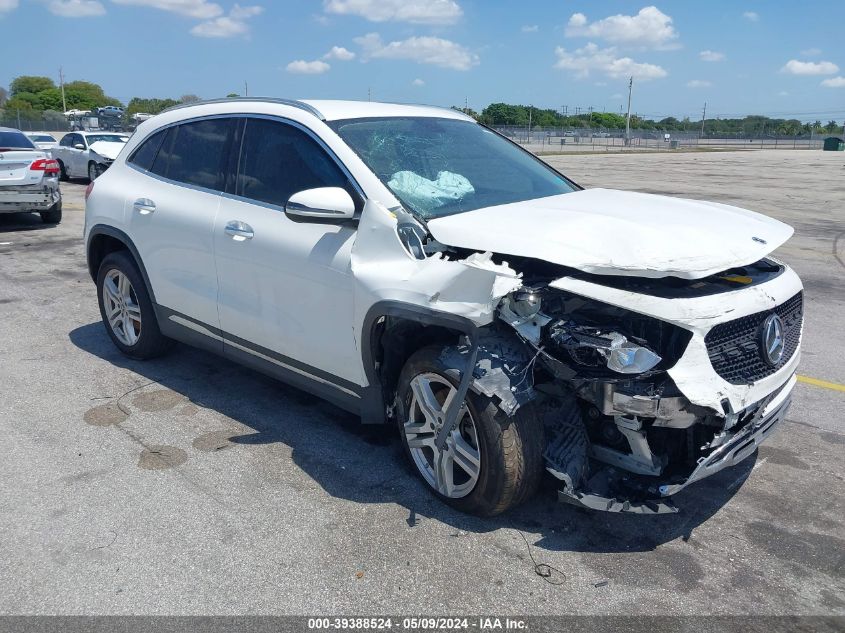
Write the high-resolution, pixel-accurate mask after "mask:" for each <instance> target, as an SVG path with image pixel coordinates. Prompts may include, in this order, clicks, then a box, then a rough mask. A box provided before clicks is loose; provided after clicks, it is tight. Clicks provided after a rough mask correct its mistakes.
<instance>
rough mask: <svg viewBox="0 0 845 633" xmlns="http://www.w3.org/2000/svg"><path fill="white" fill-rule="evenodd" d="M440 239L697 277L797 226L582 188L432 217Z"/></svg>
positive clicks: (735, 262)
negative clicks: (580, 189)
mask: <svg viewBox="0 0 845 633" xmlns="http://www.w3.org/2000/svg"><path fill="white" fill-rule="evenodd" d="M428 228H429V231H431V234H432V235H433V236H434V238H435V239H436V240H437V241H438V242H441V243H443V244H446V245H449V246H455V247H458V248H468V249H473V250H478V251H492V252H494V253H500V254H502V255H514V256H518V257H533V258H536V259H542V260H545V261H548V262H551V263H554V264H560V265H563V266H569V267H571V268H577V269H579V270H582V271H584V272H587V273H594V274H600V275H629V276H638V277H669V276H674V277H681V278H684V279H700V278H702V277H707V276H708V275H712V274H714V273H717V272H721V271H723V270H727V269H728V268H733V267H734V266H742V265H744V264H750V263H753V262H755V261H757V260H758V259H761V258H762V257H764V256H765V255H767V254H769V253H770V252H772V251H773V250H775V249H776V248H777V247H778V246H780V245H781V244H783V243H784V242H786V240H788V239H789V237H790V236H791V235H792V233H793V229H792V227H791V226H789V225H787V224H784V223H783V222H779V221H778V220H773V219H772V218H769V217H766V216H764V215H760V214H759V213H754V212H753V211H747V210H745V209H740V208H737V207H731V206H728V205H725V204H719V203H715V202H703V201H699V200H686V199H682V198H671V197H668V196H656V195H651V194H644V193H633V192H628V191H616V190H612V189H585V190H583V191H576V192H573V193H567V194H563V195H559V196H551V197H548V198H539V199H537V200H529V201H527V202H518V203H513V204H505V205H500V206H496V207H487V208H484V209H477V210H475V211H468V212H466V213H459V214H456V215H452V216H449V217H444V218H438V219H435V220H430V221H429V222H428Z"/></svg>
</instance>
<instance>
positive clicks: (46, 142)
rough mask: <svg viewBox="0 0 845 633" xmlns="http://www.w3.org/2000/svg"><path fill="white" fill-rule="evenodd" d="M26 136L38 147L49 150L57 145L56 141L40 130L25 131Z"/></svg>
mask: <svg viewBox="0 0 845 633" xmlns="http://www.w3.org/2000/svg"><path fill="white" fill-rule="evenodd" d="M26 138H28V139H29V140H30V141H32V144H33V145H35V147H36V148H38V149H43V150H51V149H53V148H54V147H58V145H59V143H58V141H56V139H54V138H53V137H52V136H50V135H49V134H44V133H40V132H26Z"/></svg>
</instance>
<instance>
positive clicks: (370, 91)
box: [367, 87, 373, 101]
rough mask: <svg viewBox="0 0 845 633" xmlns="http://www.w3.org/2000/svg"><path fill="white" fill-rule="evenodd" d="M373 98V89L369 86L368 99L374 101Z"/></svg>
mask: <svg viewBox="0 0 845 633" xmlns="http://www.w3.org/2000/svg"><path fill="white" fill-rule="evenodd" d="M372 100H373V89H372V88H369V87H368V88H367V101H372Z"/></svg>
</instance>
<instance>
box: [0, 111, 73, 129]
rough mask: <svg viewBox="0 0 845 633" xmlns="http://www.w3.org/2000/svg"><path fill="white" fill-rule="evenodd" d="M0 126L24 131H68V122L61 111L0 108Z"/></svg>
mask: <svg viewBox="0 0 845 633" xmlns="http://www.w3.org/2000/svg"><path fill="white" fill-rule="evenodd" d="M0 127H11V128H15V129H17V130H22V131H24V132H68V131H70V123H69V122H68V120H67V118H66V117H65V115H64V114H62V113H61V112H53V111H46V112H33V111H32V110H0Z"/></svg>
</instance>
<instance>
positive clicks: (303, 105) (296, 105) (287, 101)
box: [162, 97, 326, 121]
mask: <svg viewBox="0 0 845 633" xmlns="http://www.w3.org/2000/svg"><path fill="white" fill-rule="evenodd" d="M238 101H259V102H261V103H278V104H279V105H286V106H291V107H294V108H299V109H300V110H305V111H306V112H308V113H310V114H313V115H314V116H315V117H317V118H318V119H320V120H321V121H325V120H326V118H325V117H324V116H323V114H322V113H321V112H320V111H319V110H318V109H317V108H315V107H314V106H312V105H309V104H307V103H305V102H304V101H297V100H296V99H280V98H277V97H223V98H221V99H204V100H202V101H194V102H192V103H180V104H179V105H175V106H170V107H169V108H165V109H164V110H162V113H164V112H170V111H171V110H179V109H180V108H189V107H191V106H197V105H207V104H210V103H236V102H238Z"/></svg>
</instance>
